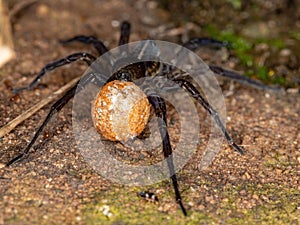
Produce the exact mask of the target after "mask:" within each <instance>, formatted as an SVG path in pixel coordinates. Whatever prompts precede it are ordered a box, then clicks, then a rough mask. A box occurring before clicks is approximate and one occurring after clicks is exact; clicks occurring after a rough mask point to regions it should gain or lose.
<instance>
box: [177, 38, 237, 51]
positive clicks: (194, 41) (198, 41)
mask: <svg viewBox="0 0 300 225" xmlns="http://www.w3.org/2000/svg"><path fill="white" fill-rule="evenodd" d="M182 46H183V47H185V48H187V49H189V50H191V51H195V50H196V49H197V48H199V47H204V46H209V47H218V48H220V47H226V48H232V44H231V43H230V42H228V41H219V40H216V39H213V38H200V37H195V38H191V39H190V40H188V41H187V42H185V43H183V44H182Z"/></svg>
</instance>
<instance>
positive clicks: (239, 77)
mask: <svg viewBox="0 0 300 225" xmlns="http://www.w3.org/2000/svg"><path fill="white" fill-rule="evenodd" d="M209 68H210V69H211V70H212V71H213V72H214V73H215V74H216V75H219V76H223V77H227V78H231V79H234V80H236V81H238V82H239V83H242V84H246V85H250V86H253V87H255V88H257V89H262V90H271V91H276V92H277V91H282V90H283V89H282V88H280V87H272V86H268V85H265V84H263V83H261V82H259V81H256V80H252V79H250V78H248V77H245V76H243V75H241V74H239V73H237V72H235V71H231V70H226V69H223V68H222V67H219V66H215V65H209Z"/></svg>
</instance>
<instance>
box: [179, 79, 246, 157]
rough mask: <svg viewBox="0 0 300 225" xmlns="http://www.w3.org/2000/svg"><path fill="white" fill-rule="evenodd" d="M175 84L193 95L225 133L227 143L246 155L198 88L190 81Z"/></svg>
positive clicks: (180, 80)
mask: <svg viewBox="0 0 300 225" xmlns="http://www.w3.org/2000/svg"><path fill="white" fill-rule="evenodd" d="M174 82H176V83H177V84H178V85H179V86H181V87H182V88H184V89H186V90H187V91H188V92H189V93H190V94H191V95H192V97H193V98H194V99H195V100H197V101H198V102H199V103H200V104H201V105H202V106H203V108H204V109H205V110H206V111H207V112H208V113H209V114H210V115H211V116H212V117H213V119H214V120H215V122H216V124H217V126H218V127H219V129H220V130H221V132H222V133H223V135H224V137H225V139H226V141H227V143H228V144H229V145H230V146H231V147H232V148H233V149H234V150H235V151H237V152H238V153H240V154H244V151H243V149H242V148H241V147H240V146H238V145H237V144H236V143H235V142H234V141H233V139H232V138H231V136H230V135H229V133H228V132H227V130H226V128H225V126H224V124H223V123H222V121H221V119H220V117H219V115H218V113H217V111H216V110H215V109H214V108H213V107H212V106H211V105H210V104H209V103H208V102H207V101H206V100H205V99H204V98H203V97H202V96H201V94H200V92H199V91H198V90H197V89H196V87H195V86H194V85H193V84H192V83H190V82H189V81H186V80H184V79H177V80H174Z"/></svg>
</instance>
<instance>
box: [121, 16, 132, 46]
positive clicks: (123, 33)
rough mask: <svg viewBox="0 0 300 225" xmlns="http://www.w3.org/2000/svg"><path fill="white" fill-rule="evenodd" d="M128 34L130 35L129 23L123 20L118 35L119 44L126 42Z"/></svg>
mask: <svg viewBox="0 0 300 225" xmlns="http://www.w3.org/2000/svg"><path fill="white" fill-rule="evenodd" d="M129 36H130V23H129V22H127V21H124V22H123V23H122V24H121V35H120V40H119V46H120V45H125V44H128V42H129Z"/></svg>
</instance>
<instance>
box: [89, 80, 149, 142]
mask: <svg viewBox="0 0 300 225" xmlns="http://www.w3.org/2000/svg"><path fill="white" fill-rule="evenodd" d="M149 116H150V104H149V102H148V99H147V96H146V95H145V93H144V92H143V91H142V90H141V89H140V88H139V87H138V86H136V85H135V84H134V83H132V82H125V81H119V80H115V81H111V82H109V83H107V84H106V85H104V86H103V87H102V89H101V90H100V92H99V93H98V94H97V96H96V98H95V101H94V104H93V107H92V118H93V122H94V126H95V127H96V129H97V131H98V132H99V133H100V134H102V135H103V136H104V137H105V138H107V139H109V140H112V141H128V140H130V139H132V138H134V137H136V136H138V135H139V134H140V133H141V132H142V131H143V130H144V128H145V126H146V125H147V123H148V119H149Z"/></svg>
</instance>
